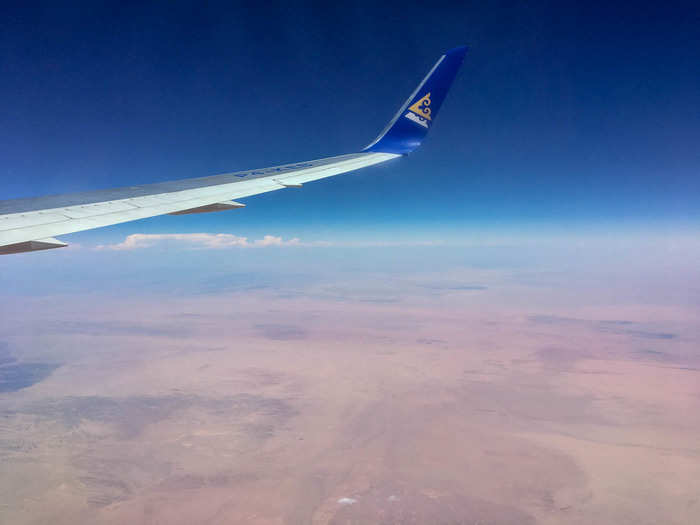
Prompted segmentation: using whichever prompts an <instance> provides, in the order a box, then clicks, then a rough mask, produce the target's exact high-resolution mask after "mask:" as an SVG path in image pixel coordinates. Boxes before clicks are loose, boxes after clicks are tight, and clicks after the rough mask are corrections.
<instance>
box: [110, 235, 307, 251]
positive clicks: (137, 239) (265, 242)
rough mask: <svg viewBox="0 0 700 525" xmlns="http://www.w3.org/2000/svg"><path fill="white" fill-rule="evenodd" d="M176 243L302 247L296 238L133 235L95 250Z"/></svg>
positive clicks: (216, 246) (207, 246)
mask: <svg viewBox="0 0 700 525" xmlns="http://www.w3.org/2000/svg"><path fill="white" fill-rule="evenodd" d="M165 243H178V244H181V245H185V246H188V247H191V248H199V249H207V250H216V249H222V248H233V247H240V248H251V247H265V246H302V243H301V241H300V240H299V239H297V238H296V237H295V238H293V239H288V240H285V239H283V238H282V237H276V236H274V235H265V236H264V237H263V238H262V239H257V240H252V241H251V240H248V238H247V237H239V236H238V235H232V234H230V233H133V234H131V235H129V236H128V237H126V238H125V239H124V240H123V241H122V242H120V243H117V244H102V245H99V246H97V247H96V249H97V250H139V249H143V248H152V247H154V246H156V245H159V244H165Z"/></svg>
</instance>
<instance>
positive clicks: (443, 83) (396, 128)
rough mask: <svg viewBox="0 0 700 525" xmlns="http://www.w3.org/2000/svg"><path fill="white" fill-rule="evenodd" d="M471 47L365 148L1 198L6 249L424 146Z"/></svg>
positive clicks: (52, 241)
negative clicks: (275, 163)
mask: <svg viewBox="0 0 700 525" xmlns="http://www.w3.org/2000/svg"><path fill="white" fill-rule="evenodd" d="M465 53H466V47H457V48H454V49H452V50H450V51H448V52H447V53H445V54H444V55H443V56H441V57H440V59H439V60H438V61H437V63H436V64H435V65H434V66H433V68H432V69H431V70H430V71H429V72H428V74H427V75H426V77H425V78H424V79H423V81H422V82H421V83H420V84H419V85H418V87H417V88H416V90H415V91H414V92H413V93H412V94H411V96H410V97H409V98H408V100H406V102H405V104H404V105H403V106H402V107H401V109H400V110H399V111H398V112H397V113H396V115H395V116H394V118H393V119H392V120H391V121H390V122H389V124H388V125H387V126H386V128H385V129H384V130H383V131H382V133H380V134H379V136H378V137H377V138H376V139H375V140H374V141H373V142H372V143H371V144H370V145H368V146H367V147H366V148H364V149H363V150H362V151H360V152H357V153H350V154H348V155H340V156H337V157H327V158H324V159H319V160H311V161H306V162H297V163H294V164H285V165H282V166H274V167H271V168H262V169H256V170H248V171H240V172H235V173H224V174H221V175H213V176H209V177H200V178H194V179H183V180H178V181H172V182H160V183H156V184H147V185H142V186H129V187H125V188H115V189H109V190H97V191H89V192H84V193H75V194H68V195H55V196H48V197H37V198H28V199H12V200H5V201H0V254H10V253H21V252H30V251H37V250H46V249H50V248H60V247H62V246H67V244H66V243H65V242H63V241H60V240H58V239H56V238H55V236H58V235H65V234H68V233H73V232H78V231H83V230H90V229H92V228H100V227H102V226H109V225H111V224H119V223H122V222H128V221H134V220H137V219H144V218H146V217H154V216H156V215H164V214H170V215H183V214H190V213H205V212H213V211H222V210H231V209H236V208H241V207H244V206H245V205H244V204H241V203H239V202H236V201H235V199H242V198H245V197H250V196H251V195H258V194H260V193H265V192H268V191H274V190H279V189H282V188H290V187H292V188H294V187H300V186H301V185H302V184H304V183H306V182H311V181H314V180H319V179H324V178H326V177H331V176H333V175H338V174H340V173H346V172H348V171H353V170H357V169H360V168H364V167H366V166H372V165H374V164H379V163H381V162H386V161H388V160H391V159H394V158H397V157H400V156H402V155H406V154H408V153H410V152H411V151H413V150H414V149H416V148H417V147H418V146H419V145H420V144H421V142H422V140H423V139H424V138H425V136H426V135H427V133H428V130H429V129H430V127H431V126H432V124H433V122H434V121H435V117H436V115H437V112H438V110H439V109H440V106H441V105H442V102H443V100H444V99H445V96H446V95H447V91H448V89H449V87H450V85H451V84H452V81H453V80H454V77H455V75H456V74H457V71H458V70H459V67H460V65H461V64H462V60H463V59H464V55H465Z"/></svg>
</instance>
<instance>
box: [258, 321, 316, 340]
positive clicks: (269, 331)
mask: <svg viewBox="0 0 700 525" xmlns="http://www.w3.org/2000/svg"><path fill="white" fill-rule="evenodd" d="M255 328H256V329H257V330H258V331H259V332H260V333H261V334H262V335H263V336H264V337H266V338H267V339H274V340H276V341H288V340H293V339H306V337H307V332H306V330H304V329H303V328H301V327H299V326H294V325H288V324H276V323H264V324H256V325H255Z"/></svg>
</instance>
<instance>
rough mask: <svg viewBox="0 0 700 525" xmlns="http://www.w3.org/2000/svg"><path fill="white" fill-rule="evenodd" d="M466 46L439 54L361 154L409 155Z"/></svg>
mask: <svg viewBox="0 0 700 525" xmlns="http://www.w3.org/2000/svg"><path fill="white" fill-rule="evenodd" d="M466 52H467V47H466V46H460V47H455V48H454V49H450V50H449V51H448V52H447V53H445V54H444V55H442V56H441V57H440V59H439V60H438V61H437V63H436V64H435V65H434V66H433V68H432V69H431V70H430V72H429V73H428V74H427V75H426V77H425V78H424V79H423V81H422V82H421V83H420V85H419V86H418V87H417V88H416V90H415V91H414V92H413V93H412V94H411V96H410V97H408V100H407V101H406V103H405V104H404V105H403V106H401V109H400V110H399V111H398V113H396V115H394V118H393V119H392V120H391V122H389V124H388V125H387V127H386V128H384V131H382V132H381V133H380V135H379V136H378V137H377V138H376V139H375V140H374V142H372V143H371V144H370V145H369V146H367V147H366V148H365V149H364V150H363V151H375V152H382V153H398V154H402V155H404V154H406V153H410V152H411V151H413V150H414V149H416V148H417V147H418V146H420V144H421V142H422V141H423V139H424V138H425V136H426V135H427V134H428V130H430V126H432V125H433V123H434V122H435V117H436V116H437V113H438V110H439V109H440V106H441V105H442V102H443V100H445V95H447V91H448V90H449V89H450V86H451V85H452V81H453V80H454V78H455V75H457V71H458V70H459V66H461V65H462V60H464V55H465V53H466Z"/></svg>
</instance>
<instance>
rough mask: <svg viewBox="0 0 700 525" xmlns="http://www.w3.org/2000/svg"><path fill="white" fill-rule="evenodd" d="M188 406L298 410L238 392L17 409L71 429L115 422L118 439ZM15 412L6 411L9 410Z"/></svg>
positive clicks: (83, 400)
mask: <svg viewBox="0 0 700 525" xmlns="http://www.w3.org/2000/svg"><path fill="white" fill-rule="evenodd" d="M188 408H201V409H204V410H206V411H207V412H209V413H211V414H214V415H222V416H226V417H227V418H231V419H232V420H233V419H240V418H241V417H245V416H248V415H251V414H257V415H261V416H268V417H272V418H277V419H283V420H284V419H287V418H289V417H290V416H292V415H293V414H294V413H295V410H294V409H293V408H292V407H291V405H289V404H288V403H287V402H286V401H284V400H282V399H276V398H268V397H262V396H255V395H251V394H238V395H235V396H229V397H225V398H219V399H210V398H203V397H199V396H192V395H173V396H131V397H125V398H116V397H102V396H82V397H63V398H58V399H50V400H47V401H42V402H38V403H32V404H29V405H27V406H25V407H23V408H22V409H20V410H17V411H16V413H24V414H33V415H37V416H40V417H42V418H46V419H50V420H54V421H59V422H61V423H62V424H63V425H65V426H66V427H67V428H68V429H71V428H75V427H77V426H78V425H80V423H81V421H82V420H91V421H97V422H100V423H105V424H109V425H113V426H114V427H115V429H116V432H117V437H118V438H119V439H133V438H135V437H137V436H139V435H140V434H141V432H143V430H144V429H145V428H146V427H147V426H148V425H150V424H153V423H157V422H159V421H163V420H166V419H168V418H170V417H172V416H173V415H174V414H175V413H177V412H180V411H183V410H186V409H188ZM10 413H14V412H7V414H10ZM271 433H272V430H271V429H270V428H266V429H265V432H262V431H260V432H259V437H263V434H264V436H269V435H271Z"/></svg>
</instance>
